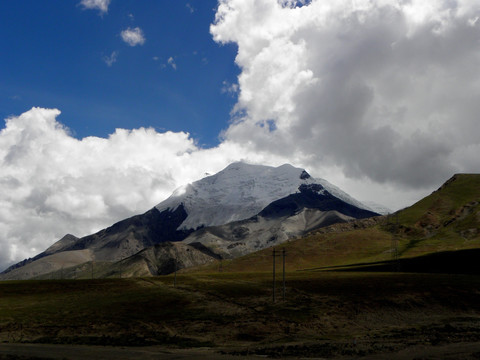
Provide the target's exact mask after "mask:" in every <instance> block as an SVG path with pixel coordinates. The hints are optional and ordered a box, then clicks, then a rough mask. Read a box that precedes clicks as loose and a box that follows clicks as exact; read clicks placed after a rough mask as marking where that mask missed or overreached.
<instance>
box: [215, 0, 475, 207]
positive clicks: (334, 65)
mask: <svg viewBox="0 0 480 360" xmlns="http://www.w3.org/2000/svg"><path fill="white" fill-rule="evenodd" d="M296 5H298V2H294V1H276V0H258V1H243V0H222V1H220V3H219V6H218V11H217V14H216V21H215V24H213V25H212V26H211V33H212V35H213V37H214V40H215V41H217V42H218V43H222V44H223V43H235V44H236V45H237V46H238V53H237V56H236V60H235V61H236V63H237V65H238V66H239V67H240V68H241V73H240V75H239V77H238V85H239V92H238V102H237V104H236V107H235V111H236V112H237V113H236V115H235V116H234V119H233V123H232V125H231V126H230V127H229V128H228V129H227V130H226V131H225V133H224V135H223V136H224V138H225V140H227V141H230V142H236V143H248V144H250V145H249V146H251V147H252V149H253V148H255V149H256V151H258V152H262V153H264V154H268V153H269V154H274V155H275V156H283V157H284V158H285V159H296V160H297V162H296V164H300V165H302V166H305V167H307V168H309V169H310V170H311V171H312V172H315V169H328V168H331V169H334V172H333V175H334V176H333V178H338V179H339V180H340V181H341V183H339V184H337V185H339V186H341V185H342V182H343V183H345V184H346V183H349V184H350V188H351V189H356V190H359V191H360V192H361V191H362V190H361V189H362V184H364V183H365V182H367V181H368V182H370V183H371V184H373V185H375V186H377V187H378V188H384V189H388V188H390V189H396V192H397V200H395V199H393V197H392V196H388V194H387V191H383V196H384V197H385V199H388V201H391V203H387V204H386V205H389V206H390V207H392V208H396V207H398V206H401V205H406V204H405V203H403V201H402V199H405V198H406V197H404V196H402V195H399V194H404V193H405V192H409V193H412V194H413V193H419V192H421V191H423V192H425V191H426V190H431V189H432V188H434V187H435V186H437V185H439V184H440V183H441V182H442V181H444V180H446V179H447V178H449V177H450V176H451V175H452V174H453V173H455V172H463V171H465V172H475V171H478V169H479V168H480V157H479V156H478V148H479V144H480V136H479V133H478V130H476V129H477V127H478V114H479V113H480V102H478V100H477V99H478V98H480V77H479V75H478V68H480V48H479V39H480V32H479V31H480V30H479V28H478V26H476V25H475V24H476V20H475V19H476V18H477V17H478V16H479V15H480V7H479V5H478V3H477V2H475V1H469V0H463V1H444V0H432V1H428V2H426V1H422V0H411V1H397V0H373V1H372V0H357V1H350V0H336V1H322V0H312V1H311V2H305V4H303V5H304V6H296ZM300 5H302V4H300ZM272 124H273V125H274V126H272ZM312 169H313V170H312ZM319 175H320V176H322V175H321V174H319ZM323 177H326V178H328V179H329V180H330V179H332V177H330V176H329V174H324V175H323ZM333 180H334V179H332V181H333ZM414 189H420V190H414ZM346 190H347V191H348V190H349V189H346ZM380 192H382V191H380ZM380 192H379V193H380ZM370 193H373V192H370ZM379 193H378V194H379ZM378 194H377V196H378V197H377V198H375V199H373V200H375V201H377V202H379V203H382V202H383V203H386V201H383V200H384V199H383V198H381V197H379V195H378ZM354 195H355V194H354ZM359 197H361V196H359Z"/></svg>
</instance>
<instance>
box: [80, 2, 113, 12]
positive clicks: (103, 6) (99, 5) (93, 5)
mask: <svg viewBox="0 0 480 360" xmlns="http://www.w3.org/2000/svg"><path fill="white" fill-rule="evenodd" d="M80 5H82V6H83V7H84V8H85V9H94V10H95V9H96V10H98V11H100V13H101V14H104V13H107V12H108V6H109V5H110V0H82V1H81V2H80Z"/></svg>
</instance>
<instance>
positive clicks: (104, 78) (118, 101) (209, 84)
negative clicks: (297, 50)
mask: <svg viewBox="0 0 480 360" xmlns="http://www.w3.org/2000/svg"><path fill="white" fill-rule="evenodd" d="M216 6H217V2H216V1H215V0H189V1H182V0H175V1H173V0H160V1H158V0H145V1H127V0H125V1H124V0H122V1H112V2H111V3H110V5H109V7H108V12H105V13H104V12H101V11H100V10H98V9H86V8H85V7H84V6H82V5H80V4H79V0H78V1H77V0H75V1H72V0H56V1H54V0H48V1H37V0H33V1H27V0H20V1H2V2H0V28H1V29H2V34H4V36H2V37H1V38H0V48H1V49H2V53H3V55H2V56H1V57H0V79H1V81H0V117H1V118H2V119H5V118H7V117H8V116H11V115H18V114H20V113H22V112H24V111H26V110H28V109H30V108H31V107H32V106H40V107H45V108H58V109H61V111H62V115H61V116H60V117H59V121H61V122H62V123H63V124H65V125H66V126H68V127H69V128H70V130H71V131H72V133H73V134H74V136H75V137H77V138H82V137H85V136H100V137H105V136H107V135H108V134H111V133H113V132H114V131H115V128H126V129H133V128H139V127H154V128H155V129H158V130H159V131H161V130H171V131H187V132H189V133H191V134H192V136H194V137H195V139H196V140H197V141H198V143H199V144H200V145H203V146H213V145H217V144H218V135H219V133H220V131H221V130H222V129H224V128H226V127H227V125H228V120H229V118H230V116H229V112H230V110H231V109H232V107H233V105H234V103H235V98H234V96H232V94H231V93H225V92H223V93H222V88H224V87H225V85H224V82H226V83H230V84H231V83H235V82H236V76H237V75H238V72H239V69H238V67H236V65H235V63H234V58H235V55H236V46H235V45H233V44H229V45H224V46H222V45H219V44H217V43H215V42H214V41H213V39H212V36H211V35H210V32H209V26H210V24H211V23H212V22H213V20H214V16H215V9H216ZM137 27H138V28H140V29H141V30H142V31H143V34H144V38H145V42H144V43H143V45H136V46H130V45H128V44H127V43H126V42H124V41H123V40H122V37H121V35H120V34H121V32H122V31H123V30H126V29H128V28H131V29H134V28H137ZM7 34H8V35H7ZM112 54H116V55H114V58H116V60H115V61H114V62H113V63H111V65H110V66H109V65H108V64H107V63H106V60H107V58H109V57H111V56H112ZM170 58H171V59H172V60H171V63H170V64H169V63H168V59H170ZM172 65H174V66H175V68H173V66H172Z"/></svg>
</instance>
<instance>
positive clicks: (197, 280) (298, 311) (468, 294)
mask: <svg viewBox="0 0 480 360" xmlns="http://www.w3.org/2000/svg"><path fill="white" fill-rule="evenodd" d="M280 275H281V273H280V271H279V272H278V276H277V279H278V280H279V281H278V282H277V284H276V285H277V301H276V303H273V302H272V283H271V282H272V281H271V280H272V275H271V274H270V273H267V272H258V273H247V272H244V273H210V274H207V273H205V274H192V275H189V274H179V275H177V286H176V287H174V286H173V281H174V278H173V276H162V277H155V278H131V279H101V280H100V279H99V280H74V281H72V280H63V281H62V280H50V281H21V282H2V283H0V343H19V342H26V343H49V344H89V345H113V346H115V345H116V346H145V345H161V346H166V347H170V348H198V347H205V346H207V347H212V348H215V349H218V350H219V351H220V350H222V351H224V352H229V353H234V354H247V353H248V354H263V355H270V356H277V357H278V356H320V355H321V356H322V357H337V356H347V355H351V356H354V355H355V356H356V355H367V354H374V353H384V352H389V351H398V350H401V349H402V348H405V347H407V346H413V345H415V344H432V345H439V344H451V343H458V342H466V341H469V342H473V341H475V342H476V341H478V340H480V278H479V277H476V276H469V275H442V274H436V275H435V274H405V273H349V272H345V273H338V272H330V273H326V272H320V271H301V272H288V273H287V276H286V279H287V281H286V285H287V286H286V300H285V301H283V300H282V299H281V295H282V293H281V276H280Z"/></svg>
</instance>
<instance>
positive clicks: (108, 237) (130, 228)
mask: <svg viewBox="0 0 480 360" xmlns="http://www.w3.org/2000/svg"><path fill="white" fill-rule="evenodd" d="M186 218H187V213H186V212H185V209H184V208H183V206H179V207H178V208H177V209H175V210H174V211H171V210H165V211H162V212H160V211H158V210H157V209H156V208H153V209H151V210H149V211H147V212H146V213H145V214H142V215H136V216H133V217H131V218H128V219H125V220H122V221H119V222H118V223H115V224H113V225H112V226H110V227H108V228H106V229H104V230H100V231H99V232H98V233H96V234H93V235H88V236H85V237H83V238H81V239H79V240H78V241H76V242H75V243H74V244H73V245H72V246H70V247H69V248H66V249H63V251H68V250H82V249H87V248H90V247H92V246H94V245H95V244H99V243H102V245H101V248H115V247H118V246H119V245H120V244H121V243H122V242H123V241H125V240H127V238H128V240H130V239H131V238H132V237H133V238H134V239H135V240H137V241H139V242H140V244H141V245H143V248H145V247H148V246H152V245H155V244H158V243H161V242H164V241H180V240H183V239H184V238H186V237H187V236H188V235H189V234H190V233H191V232H192V231H193V230H177V228H178V227H179V226H180V224H181V223H182V222H183V221H184V220H185V219H186Z"/></svg>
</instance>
